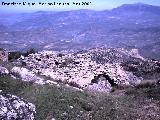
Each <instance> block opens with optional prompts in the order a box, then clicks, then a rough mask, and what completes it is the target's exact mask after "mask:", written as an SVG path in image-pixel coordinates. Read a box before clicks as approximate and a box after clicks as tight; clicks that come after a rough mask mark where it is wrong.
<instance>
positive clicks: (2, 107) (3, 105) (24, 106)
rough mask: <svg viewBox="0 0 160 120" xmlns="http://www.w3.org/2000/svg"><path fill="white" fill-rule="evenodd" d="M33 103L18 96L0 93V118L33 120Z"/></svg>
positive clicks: (4, 119) (2, 119) (3, 119)
mask: <svg viewBox="0 0 160 120" xmlns="http://www.w3.org/2000/svg"><path fill="white" fill-rule="evenodd" d="M35 113H36V111H35V105H33V104H32V103H28V102H26V101H24V100H22V99H20V98H19V97H16V96H14V95H9V94H7V95H6V94H0V119H1V120H35Z"/></svg>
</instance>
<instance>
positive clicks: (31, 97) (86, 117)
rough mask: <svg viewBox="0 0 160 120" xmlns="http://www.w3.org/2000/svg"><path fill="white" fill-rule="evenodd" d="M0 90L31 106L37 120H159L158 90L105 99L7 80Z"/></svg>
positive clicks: (2, 79)
mask: <svg viewBox="0 0 160 120" xmlns="http://www.w3.org/2000/svg"><path fill="white" fill-rule="evenodd" d="M0 89H1V90H3V92H6V93H10V94H14V95H17V96H20V97H23V98H24V99H25V100H27V101H29V102H32V103H34V104H35V105H36V107H37V115H36V120H50V119H51V118H52V117H54V118H56V120H57V119H58V120H137V119H141V120H159V119H160V113H159V111H160V93H159V91H160V86H145V85H144V86H141V87H137V88H126V89H125V90H117V91H115V92H113V93H111V94H110V95H108V94H105V93H89V92H87V91H84V92H81V91H77V90H75V89H73V88H69V87H65V86H64V85H62V86H60V87H59V86H56V85H53V86H49V85H45V86H38V85H34V84H32V83H26V82H22V81H20V80H14V79H12V78H11V77H9V76H6V77H0ZM70 106H73V108H71V107H70Z"/></svg>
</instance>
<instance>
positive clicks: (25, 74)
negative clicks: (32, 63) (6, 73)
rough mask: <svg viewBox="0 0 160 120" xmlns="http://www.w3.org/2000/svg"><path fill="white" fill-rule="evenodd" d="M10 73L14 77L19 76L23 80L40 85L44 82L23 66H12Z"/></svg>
mask: <svg viewBox="0 0 160 120" xmlns="http://www.w3.org/2000/svg"><path fill="white" fill-rule="evenodd" d="M11 73H12V74H13V75H14V76H16V77H20V78H21V79H22V80H23V81H28V82H29V81H32V82H34V83H36V84H40V85H43V84H45V82H44V80H43V79H42V78H40V77H37V76H36V75H35V74H34V73H33V72H31V71H29V70H28V69H26V68H23V67H13V68H12V70H11Z"/></svg>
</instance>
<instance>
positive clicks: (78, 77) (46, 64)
mask: <svg viewBox="0 0 160 120" xmlns="http://www.w3.org/2000/svg"><path fill="white" fill-rule="evenodd" d="M97 51H98V50H97ZM93 53H96V51H95V50H93V51H90V52H85V53H76V54H75V53H73V54H71V53H70V54H63V55H59V53H56V52H40V53H37V54H31V55H29V56H28V57H25V58H24V59H21V60H20V61H22V62H23V63H24V62H25V63H26V65H27V67H29V68H30V69H31V70H32V72H34V73H38V74H41V75H45V76H48V77H50V78H52V79H53V80H55V81H61V82H63V83H67V84H71V83H72V85H73V84H74V85H76V87H80V88H88V86H89V88H96V87H97V86H98V89H103V90H104V89H106V90H107V89H108V90H110V87H109V86H110V85H111V86H112V84H111V82H108V79H107V78H106V80H105V82H104V80H103V81H99V82H97V83H94V84H92V80H93V79H95V78H99V77H97V76H99V75H106V76H109V78H110V81H112V82H113V83H115V84H124V85H136V84H139V83H140V81H141V80H140V79H139V78H138V77H136V76H135V75H133V74H132V73H131V72H127V71H125V70H124V69H123V67H122V66H121V65H120V62H112V63H111V62H107V61H106V62H103V63H98V62H97V61H96V60H95V59H93V58H95V57H93V55H94V54H93ZM103 53H104V51H103V50H102V52H99V51H98V53H97V54H96V56H98V55H99V54H100V55H102V54H103ZM129 56H130V55H129ZM20 71H22V70H20ZM91 84H92V85H94V86H91ZM100 86H101V87H100ZM96 89H97V88H96Z"/></svg>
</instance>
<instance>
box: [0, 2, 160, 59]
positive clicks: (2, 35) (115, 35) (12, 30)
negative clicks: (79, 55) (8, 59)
mask: <svg viewBox="0 0 160 120" xmlns="http://www.w3.org/2000/svg"><path fill="white" fill-rule="evenodd" d="M159 21H160V7H159V6H152V5H147V4H142V3H137V4H124V5H122V6H120V7H117V8H114V9H112V10H104V11H93V10H73V11H61V12H53V11H50V12H45V11H39V12H35V13H24V14H22V13H21V14H10V15H6V14H2V15H1V17H0V47H5V48H6V49H8V50H26V49H28V48H30V47H35V48H36V49H38V50H42V49H46V50H71V49H72V50H80V49H86V48H93V47H125V48H128V47H129V48H138V49H139V50H140V52H141V54H142V55H143V56H145V57H149V58H154V59H160V54H159V53H160V22H159Z"/></svg>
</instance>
